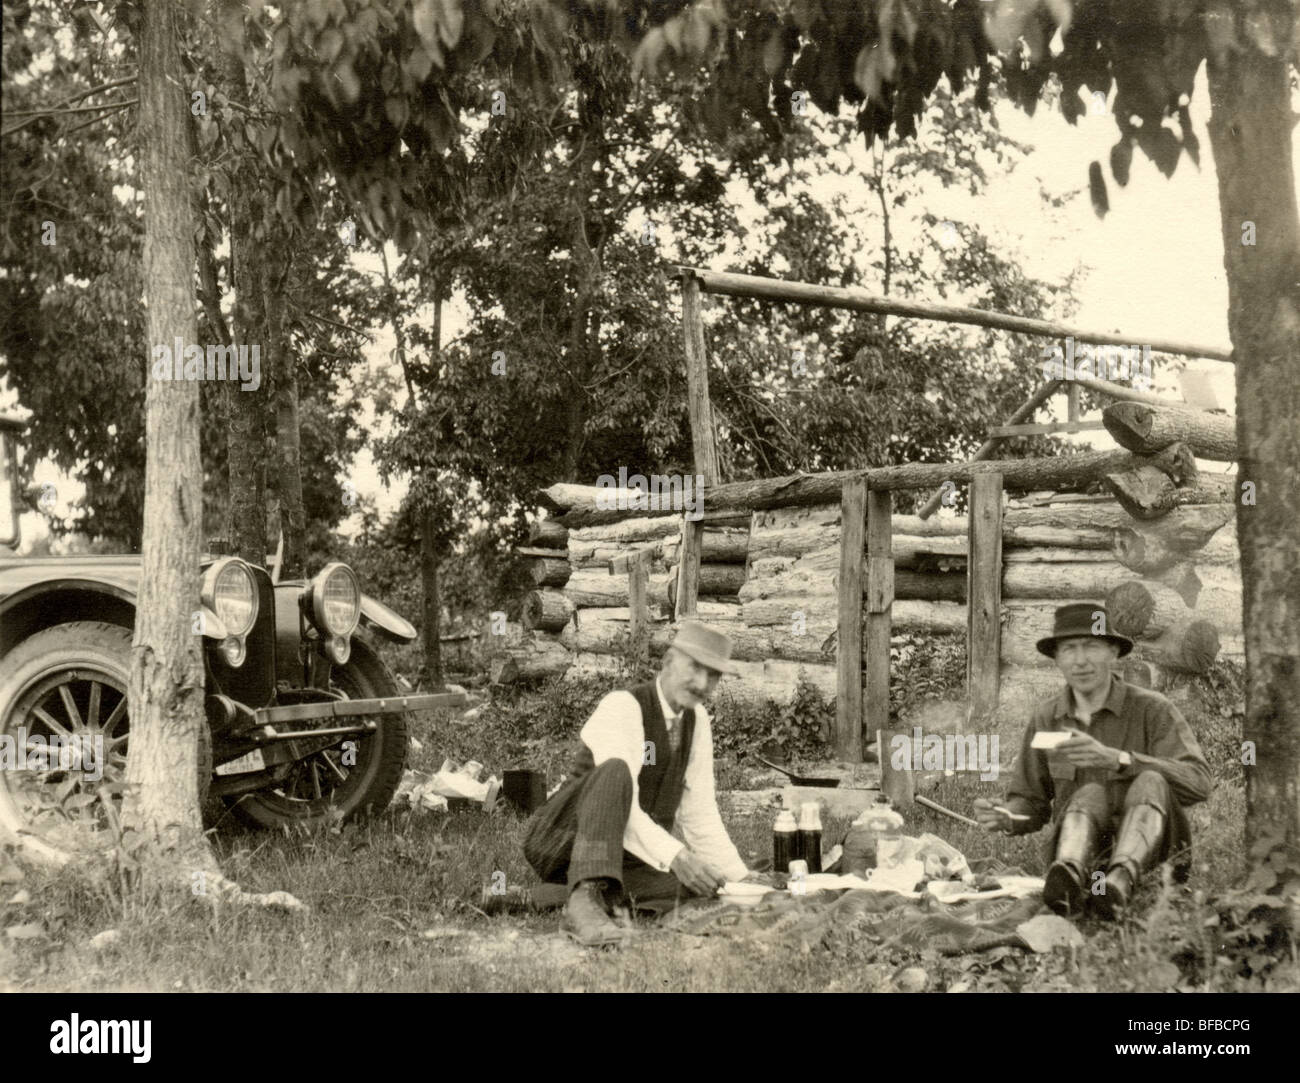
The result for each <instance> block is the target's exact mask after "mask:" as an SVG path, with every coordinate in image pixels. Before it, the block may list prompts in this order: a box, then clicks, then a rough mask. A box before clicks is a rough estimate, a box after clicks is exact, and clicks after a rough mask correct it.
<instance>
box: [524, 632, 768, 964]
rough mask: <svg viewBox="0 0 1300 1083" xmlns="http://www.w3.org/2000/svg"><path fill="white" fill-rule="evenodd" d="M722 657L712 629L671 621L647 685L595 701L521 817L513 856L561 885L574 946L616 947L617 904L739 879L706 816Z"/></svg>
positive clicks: (741, 872)
mask: <svg viewBox="0 0 1300 1083" xmlns="http://www.w3.org/2000/svg"><path fill="white" fill-rule="evenodd" d="M730 658H731V641H730V639H728V638H727V636H725V635H724V634H723V633H721V632H718V631H716V630H714V629H712V628H709V627H706V626H705V625H703V624H699V623H696V622H694V621H688V622H685V623H683V624H682V626H681V628H680V629H679V630H678V632H677V636H676V638H675V639H674V640H673V642H672V645H671V646H670V647H669V648H668V651H667V652H666V654H665V655H664V660H663V666H662V668H661V669H660V671H659V674H658V676H656V678H655V679H654V680H653V681H649V682H647V683H645V684H642V685H638V686H637V687H635V688H632V689H630V690H627V691H622V692H611V693H609V694H608V695H607V696H605V698H604V699H602V700H601V701H600V703H599V705H598V706H597V707H596V710H595V711H594V712H593V713H592V715H591V717H590V718H589V719H587V723H586V725H584V726H583V727H582V734H581V736H582V744H583V748H582V752H581V753H580V754H579V758H578V764H577V766H576V768H575V769H574V771H573V774H572V775H571V776H570V778H569V779H568V780H567V781H566V782H565V784H564V785H563V786H562V787H561V788H560V789H559V791H558V792H556V794H555V795H554V796H553V797H552V798H551V799H550V800H549V801H548V802H547V803H546V804H545V805H543V806H542V807H541V808H540V809H538V810H537V811H536V812H535V813H534V814H533V817H532V819H531V820H530V821H529V824H528V829H527V833H526V835H525V838H524V855H525V856H526V857H527V858H528V863H529V864H530V865H532V867H533V869H534V870H535V871H536V872H537V874H538V875H539V876H540V877H541V878H542V879H543V880H545V881H547V882H548V883H552V884H567V885H568V889H569V891H568V902H567V903H566V904H565V907H564V917H563V919H562V927H563V928H564V930H565V932H567V933H568V934H569V935H570V936H571V937H573V938H574V939H575V940H577V941H578V942H579V943H581V944H583V945H586V946H597V945H601V944H616V943H618V942H620V941H621V940H622V939H623V937H624V935H625V931H626V930H627V929H629V928H630V926H631V919H630V915H629V913H628V911H627V909H626V907H625V906H624V899H630V901H631V903H632V904H633V905H634V906H646V907H647V908H649V909H666V908H669V907H671V906H673V905H676V903H677V901H679V900H681V899H683V898H686V897H689V896H691V895H706V896H707V895H712V894H713V893H714V892H715V891H717V889H718V888H719V887H721V886H722V885H723V884H724V883H726V882H728V881H734V880H743V879H746V878H747V877H749V876H750V872H749V869H748V868H746V866H745V863H744V861H742V860H741V857H740V854H739V853H738V852H737V850H736V847H735V845H734V844H733V843H732V841H731V839H730V838H729V837H728V836H727V831H726V828H725V827H723V824H722V817H721V815H720V814H719V812H718V803H717V797H716V795H715V792H714V784H713V737H712V733H711V730H710V728H709V715H708V712H707V711H706V710H705V709H704V703H705V702H706V701H707V700H708V699H709V697H710V696H712V694H713V691H714V689H715V688H716V687H717V683H718V679H719V677H720V676H721V675H722V674H723V673H735V672H736V667H735V666H734V665H733V664H732V662H731V661H730ZM674 823H675V824H676V825H677V826H678V827H680V828H681V830H682V834H683V836H684V837H685V839H686V841H685V843H683V842H681V841H679V840H678V839H676V838H674V837H673V836H672V835H671V834H669V832H670V831H671V830H672V828H673V825H674ZM612 914H613V915H614V916H617V918H618V919H619V921H618V922H617V923H616V922H615V920H614V916H611V915H612Z"/></svg>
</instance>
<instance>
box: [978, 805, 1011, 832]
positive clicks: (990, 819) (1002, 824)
mask: <svg viewBox="0 0 1300 1083" xmlns="http://www.w3.org/2000/svg"><path fill="white" fill-rule="evenodd" d="M975 819H976V820H978V821H979V825H980V827H982V828H984V830H985V831H1001V832H1002V833H1003V834H1008V835H1009V834H1010V833H1011V817H1010V816H1008V815H1007V814H1006V812H999V811H998V810H997V807H996V806H995V805H994V803H993V802H992V801H990V800H988V799H987V798H985V797H977V798H975Z"/></svg>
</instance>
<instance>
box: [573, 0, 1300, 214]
mask: <svg viewBox="0 0 1300 1083" xmlns="http://www.w3.org/2000/svg"><path fill="white" fill-rule="evenodd" d="M553 2H554V3H556V4H557V6H558V5H559V0H553ZM607 7H608V5H606V4H605V3H604V0H584V2H583V3H582V4H580V5H577V6H576V7H575V9H574V10H575V17H576V18H577V19H578V21H579V24H580V25H582V26H583V27H584V28H585V30H586V31H587V32H588V33H592V34H598V33H602V32H604V33H610V34H613V35H615V36H616V37H617V39H618V40H619V41H620V42H622V43H623V44H624V46H625V47H626V48H628V49H630V50H633V51H634V62H635V64H636V66H637V69H638V71H644V72H647V73H651V74H654V73H656V72H661V71H668V70H671V71H680V70H683V69H693V68H695V67H697V66H699V65H701V64H703V65H706V66H707V67H708V68H709V70H710V72H711V76H712V78H711V86H710V89H709V92H708V93H707V94H706V95H704V96H703V97H702V100H701V106H700V108H701V110H702V111H703V112H704V113H706V114H707V115H708V116H710V117H711V118H712V121H713V124H714V127H715V129H716V130H717V131H718V132H719V133H722V132H725V130H726V128H727V126H728V125H729V124H730V125H732V126H734V125H735V124H736V123H737V122H739V121H742V120H744V119H747V118H751V117H759V118H761V120H762V123H763V126H764V127H765V128H766V129H768V130H777V131H779V130H781V129H782V128H784V127H786V126H788V125H790V124H791V123H792V117H791V113H792V110H790V109H789V107H788V106H786V103H787V102H790V100H791V95H792V93H794V92H799V91H802V92H804V93H806V94H807V95H808V96H809V97H810V98H811V101H812V102H813V103H814V104H815V105H816V106H817V107H818V108H819V109H821V110H823V111H825V112H827V113H836V112H837V111H838V109H839V106H840V103H841V102H844V103H845V104H847V105H848V106H849V107H850V108H851V109H853V110H854V114H855V115H854V120H855V123H856V125H857V127H858V128H859V129H860V130H861V131H862V132H863V134H864V135H865V137H866V139H867V141H868V143H871V142H872V141H874V140H875V139H876V138H877V137H880V138H885V139H887V138H888V137H889V136H890V135H891V133H892V134H894V135H897V136H900V137H902V138H904V139H906V138H909V137H911V136H912V135H914V134H915V133H916V131H917V128H918V122H919V120H920V118H921V116H922V114H923V113H924V111H925V108H926V103H927V101H928V100H929V99H930V97H931V95H932V94H934V92H935V90H936V87H938V86H939V83H940V80H941V79H946V80H947V82H948V85H949V86H950V87H951V88H952V89H953V90H954V91H956V92H960V90H961V89H962V87H963V86H965V85H966V83H967V82H968V80H969V79H970V76H971V74H972V73H975V72H976V71H978V82H977V91H976V102H977V104H978V105H979V107H980V108H981V109H984V110H989V109H990V108H991V100H990V97H989V89H990V87H991V86H992V85H993V83H994V82H995V81H996V80H997V78H998V75H999V74H1000V75H1001V76H1002V77H1003V78H1004V79H1005V81H1006V86H1007V89H1008V92H1009V93H1010V96H1011V98H1012V100H1013V101H1014V102H1015V103H1016V104H1017V105H1018V106H1020V107H1021V108H1022V109H1024V110H1025V111H1026V112H1027V113H1029V114H1032V113H1033V112H1034V110H1035V109H1036V107H1037V105H1038V103H1039V101H1040V98H1041V97H1042V95H1043V94H1044V90H1045V88H1048V86H1049V80H1052V81H1053V83H1052V85H1051V87H1050V93H1051V96H1052V97H1053V98H1055V100H1056V102H1057V103H1059V106H1060V109H1061V113H1062V115H1063V116H1064V117H1065V118H1066V120H1068V121H1069V122H1070V123H1071V124H1073V123H1075V122H1076V121H1077V120H1078V118H1079V117H1080V116H1082V115H1084V113H1085V112H1086V109H1087V106H1086V104H1085V93H1086V98H1087V99H1091V97H1092V94H1094V93H1097V92H1100V93H1102V94H1106V95H1108V96H1110V95H1112V94H1113V103H1114V108H1113V114H1114V117H1115V124H1116V127H1117V128H1118V129H1119V133H1120V138H1119V141H1118V142H1117V143H1116V145H1115V147H1114V148H1113V149H1112V151H1111V155H1110V165H1111V171H1112V174H1113V176H1114V177H1115V179H1116V180H1117V181H1119V183H1120V184H1121V185H1123V184H1125V183H1127V180H1128V173H1129V163H1130V161H1131V159H1132V155H1133V147H1134V145H1135V144H1136V145H1137V147H1139V148H1140V149H1141V151H1142V153H1143V154H1145V155H1146V156H1147V157H1148V158H1149V159H1150V160H1151V161H1152V162H1154V163H1155V165H1156V167H1157V168H1158V169H1159V170H1160V171H1161V172H1162V173H1164V174H1165V175H1166V176H1169V175H1171V174H1172V173H1173V172H1174V170H1175V169H1176V168H1177V165H1178V162H1179V160H1180V158H1181V156H1182V155H1184V154H1186V156H1187V157H1188V158H1190V159H1191V160H1192V163H1193V165H1195V164H1197V162H1198V161H1199V146H1198V144H1197V140H1196V137H1195V135H1194V134H1193V132H1192V127H1191V121H1190V116H1189V114H1188V110H1187V105H1188V102H1189V101H1190V99H1191V95H1192V92H1193V87H1194V84H1195V78H1196V73H1197V70H1198V69H1199V68H1200V66H1201V64H1202V62H1203V61H1205V60H1206V59H1207V58H1208V59H1209V61H1210V62H1211V63H1212V64H1215V65H1222V64H1224V63H1225V62H1226V61H1227V59H1228V57H1229V56H1230V55H1231V54H1233V53H1247V54H1254V55H1256V56H1261V57H1276V56H1278V55H1284V56H1288V57H1290V58H1292V59H1293V61H1295V62H1297V63H1298V64H1300V39H1297V38H1296V37H1295V35H1294V34H1293V33H1292V28H1293V22H1294V19H1295V10H1294V6H1293V5H1287V4H1276V3H1268V2H1267V0H1246V2H1240V3H1227V2H1226V0H1221V2H1213V3H1205V4H1154V5H1152V4H1125V3H1112V2H1111V0H1075V2H1073V3H1071V2H1068V0H1031V2H1011V0H1005V2H1002V0H999V2H998V3H995V4H989V3H987V2H982V0H956V2H955V3H945V2H944V0H878V2H875V3H862V4H855V5H847V6H846V5H843V4H838V3H832V2H829V0H827V2H821V0H809V2H806V3H796V4H790V3H787V2H786V0H699V2H696V3H684V2H677V3H672V4H666V5H658V4H655V5H651V4H647V3H645V2H644V0H632V2H629V3H625V4H624V5H622V7H623V9H624V11H625V13H626V15H627V17H626V18H624V19H621V20H611V19H609V18H608V13H607ZM1288 9H1289V10H1288ZM773 103H775V105H776V108H775V109H774V108H773ZM1166 120H1168V121H1171V122H1172V121H1176V122H1177V125H1178V128H1179V132H1178V134H1175V132H1174V131H1173V129H1172V127H1170V126H1166V124H1165V121H1166ZM1092 174H1093V190H1094V202H1095V203H1096V205H1097V207H1098V212H1099V213H1103V208H1104V205H1105V202H1106V198H1105V182H1104V179H1103V178H1102V176H1101V167H1100V164H1099V163H1096V162H1094V163H1093V164H1092Z"/></svg>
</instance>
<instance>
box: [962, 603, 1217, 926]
mask: <svg viewBox="0 0 1300 1083" xmlns="http://www.w3.org/2000/svg"><path fill="white" fill-rule="evenodd" d="M1037 646H1038V650H1039V651H1040V652H1041V653H1042V654H1045V655H1047V656H1048V657H1049V658H1052V659H1053V660H1054V661H1055V662H1056V665H1057V668H1058V669H1059V670H1060V671H1061V675H1062V676H1063V677H1064V678H1065V681H1066V686H1065V688H1063V689H1062V690H1061V692H1060V693H1059V694H1058V695H1056V696H1053V697H1052V698H1051V699H1049V700H1046V701H1044V702H1043V703H1041V704H1039V706H1038V708H1037V709H1036V710H1035V711H1034V714H1033V718H1032V720H1031V722H1030V724H1029V727H1028V729H1026V730H1025V739H1024V744H1023V747H1022V748H1021V752H1020V757H1019V759H1018V760H1017V761H1016V766H1015V772H1014V775H1013V777H1012V780H1011V784H1010V785H1009V786H1008V787H1007V799H1006V802H1005V804H1004V805H1002V806H998V805H995V804H994V803H993V802H992V801H987V800H984V799H980V800H978V801H976V802H975V815H976V817H977V818H978V819H979V822H980V825H981V826H982V827H984V829H985V830H988V831H1005V832H1007V833H1008V834H1012V835H1023V834H1028V833H1029V832H1031V831H1037V830H1038V829H1039V828H1040V827H1042V826H1043V824H1045V823H1046V822H1047V821H1048V818H1049V816H1050V817H1051V819H1052V826H1053V832H1052V836H1051V838H1050V840H1049V849H1048V852H1047V856H1048V857H1049V858H1053V857H1054V858H1055V860H1054V861H1052V865H1051V867H1050V868H1049V869H1048V871H1047V881H1046V884H1045V886H1044V889H1043V901H1044V902H1045V903H1047V905H1048V906H1050V907H1051V908H1052V909H1053V910H1055V911H1056V912H1057V913H1058V914H1062V915H1064V916H1067V917H1073V916H1076V915H1079V914H1081V913H1082V912H1083V911H1084V909H1085V908H1086V907H1087V905H1088V903H1089V902H1090V901H1091V903H1092V905H1093V907H1094V908H1095V910H1096V911H1097V912H1098V913H1099V914H1100V915H1101V916H1102V917H1104V918H1108V919H1111V920H1113V919H1115V918H1117V917H1119V916H1121V915H1122V913H1123V912H1124V910H1125V908H1126V907H1127V905H1128V902H1129V899H1130V897H1131V895H1132V892H1133V888H1134V886H1135V885H1136V884H1137V881H1138V878H1139V877H1140V876H1141V875H1142V873H1143V872H1144V871H1145V870H1146V869H1148V868H1150V867H1151V866H1152V865H1155V864H1157V863H1158V862H1161V861H1165V860H1171V859H1172V860H1173V861H1174V862H1175V869H1176V871H1177V872H1179V873H1180V875H1183V874H1185V873H1186V870H1187V867H1188V864H1189V861H1188V855H1189V853H1190V847H1191V825H1190V824H1189V822H1188V819H1187V812H1186V811H1185V809H1186V806H1187V805H1194V804H1196V803H1197V802H1199V801H1204V800H1205V799H1206V798H1207V797H1209V795H1210V786H1211V781H1210V770H1209V768H1208V767H1207V766H1206V763H1205V757H1204V756H1202V755H1201V748H1200V745H1198V744H1197V742H1196V737H1195V736H1194V735H1193V734H1192V730H1191V727H1190V726H1189V725H1188V724H1187V721H1186V719H1184V718H1183V716H1182V714H1180V713H1179V711H1178V708H1177V707H1175V706H1174V705H1173V704H1172V703H1170V702H1169V700H1167V699H1165V697H1164V696H1162V695H1160V693H1158V692H1153V691H1150V690H1149V689H1145V688H1139V687H1138V686H1136V685H1132V684H1128V683H1127V682H1125V681H1124V680H1123V679H1122V678H1121V677H1120V675H1119V674H1118V673H1117V672H1115V671H1114V670H1115V663H1116V661H1117V660H1118V659H1120V658H1123V657H1124V656H1125V655H1126V654H1128V653H1129V651H1131V650H1132V649H1133V641H1132V640H1131V639H1129V638H1127V637H1126V636H1122V635H1116V634H1114V633H1112V632H1111V631H1109V620H1108V615H1107V613H1106V607H1105V606H1103V605H1097V604H1095V603H1092V602H1078V603H1074V604H1071V605H1065V606H1061V607H1060V608H1059V609H1057V611H1056V621H1055V627H1054V628H1053V631H1052V634H1051V635H1050V636H1046V637H1044V638H1043V639H1040V640H1039V641H1038V644H1037ZM1040 733H1042V734H1043V735H1044V736H1042V737H1037V736H1036V735H1038V734H1040ZM1067 733H1068V735H1069V736H1068V737H1066V736H1065V735H1066V734H1067ZM1047 734H1052V735H1054V736H1047ZM1117 828H1118V829H1117ZM1112 841H1113V843H1114V845H1113V848H1110V850H1109V855H1108V858H1106V857H1105V855H1104V849H1103V848H1104V847H1107V845H1108V844H1109V843H1111V842H1112ZM1099 865H1100V867H1098V866H1099Z"/></svg>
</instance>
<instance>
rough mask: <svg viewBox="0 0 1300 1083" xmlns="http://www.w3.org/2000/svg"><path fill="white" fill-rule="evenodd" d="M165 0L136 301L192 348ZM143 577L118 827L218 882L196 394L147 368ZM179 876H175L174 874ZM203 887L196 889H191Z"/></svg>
mask: <svg viewBox="0 0 1300 1083" xmlns="http://www.w3.org/2000/svg"><path fill="white" fill-rule="evenodd" d="M182 10H183V9H182V8H180V7H179V6H178V5H175V4H173V3H171V2H170V0H145V3H144V5H143V12H142V18H141V29H140V41H139V55H140V68H139V71H140V75H139V88H140V154H141V185H142V187H143V189H144V224H145V237H144V294H145V301H146V326H147V328H148V336H149V338H148V341H149V342H150V343H166V344H168V345H171V344H172V343H173V342H175V340H176V339H177V338H181V339H183V340H184V341H185V342H186V343H194V342H197V340H198V323H197V320H196V319H195V314H194V264H195V250H194V218H193V214H192V208H191V203H190V193H189V188H188V181H187V177H188V161H187V155H186V147H187V137H186V129H187V126H188V124H189V117H188V115H187V113H186V104H187V102H188V97H187V96H186V95H184V94H181V93H179V92H178V88H179V87H182V86H184V85H185V84H184V82H183V79H182V73H181V65H180V54H179V51H178V49H179V45H178V42H179V37H178V34H177V30H176V22H175V20H176V18H177V14H178V12H180V11H182ZM145 430H146V435H145V441H146V455H147V458H146V467H145V495H144V539H143V556H142V561H143V568H142V573H141V576H140V596H139V602H138V607H137V610H136V616H135V635H134V638H133V640H132V648H131V670H130V680H129V685H128V699H129V703H130V707H129V710H130V718H131V741H130V745H129V750H130V752H129V756H128V764H127V782H128V784H129V786H130V791H129V793H128V795H127V798H126V805H125V808H124V810H123V822H124V825H125V826H128V827H132V828H134V829H136V830H137V831H139V832H140V834H141V836H142V837H144V838H146V839H149V840H151V841H155V842H157V843H159V844H160V846H161V848H162V849H163V850H165V851H168V852H170V853H171V854H173V855H175V857H176V858H177V859H179V861H180V862H181V863H182V865H183V866H184V868H183V869H182V870H181V874H182V876H183V877H184V878H185V879H187V880H188V879H189V877H190V872H191V870H193V871H195V872H201V873H216V874H218V875H219V873H218V870H217V865H216V861H215V859H214V858H213V856H212V853H211V850H210V849H209V848H208V844H207V841H206V839H205V838H204V835H203V825H202V821H201V817H200V812H199V788H198V771H199V736H200V731H201V730H202V728H203V727H204V726H205V725H206V722H205V720H204V673H203V656H202V648H201V642H202V641H201V639H200V638H199V637H198V636H195V635H194V634H193V631H192V628H191V621H192V615H193V614H194V613H195V612H196V611H197V610H198V608H199V589H198V588H199V573H198V568H199V554H200V551H201V538H200V534H201V532H202V514H203V470H202V464H201V462H200V458H199V385H198V383H197V382H195V381H191V380H157V379H154V378H153V376H152V373H150V372H149V365H148V363H147V362H146V389H145ZM174 872H175V870H174V869H173V873H174ZM198 882H199V881H196V883H198Z"/></svg>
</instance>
